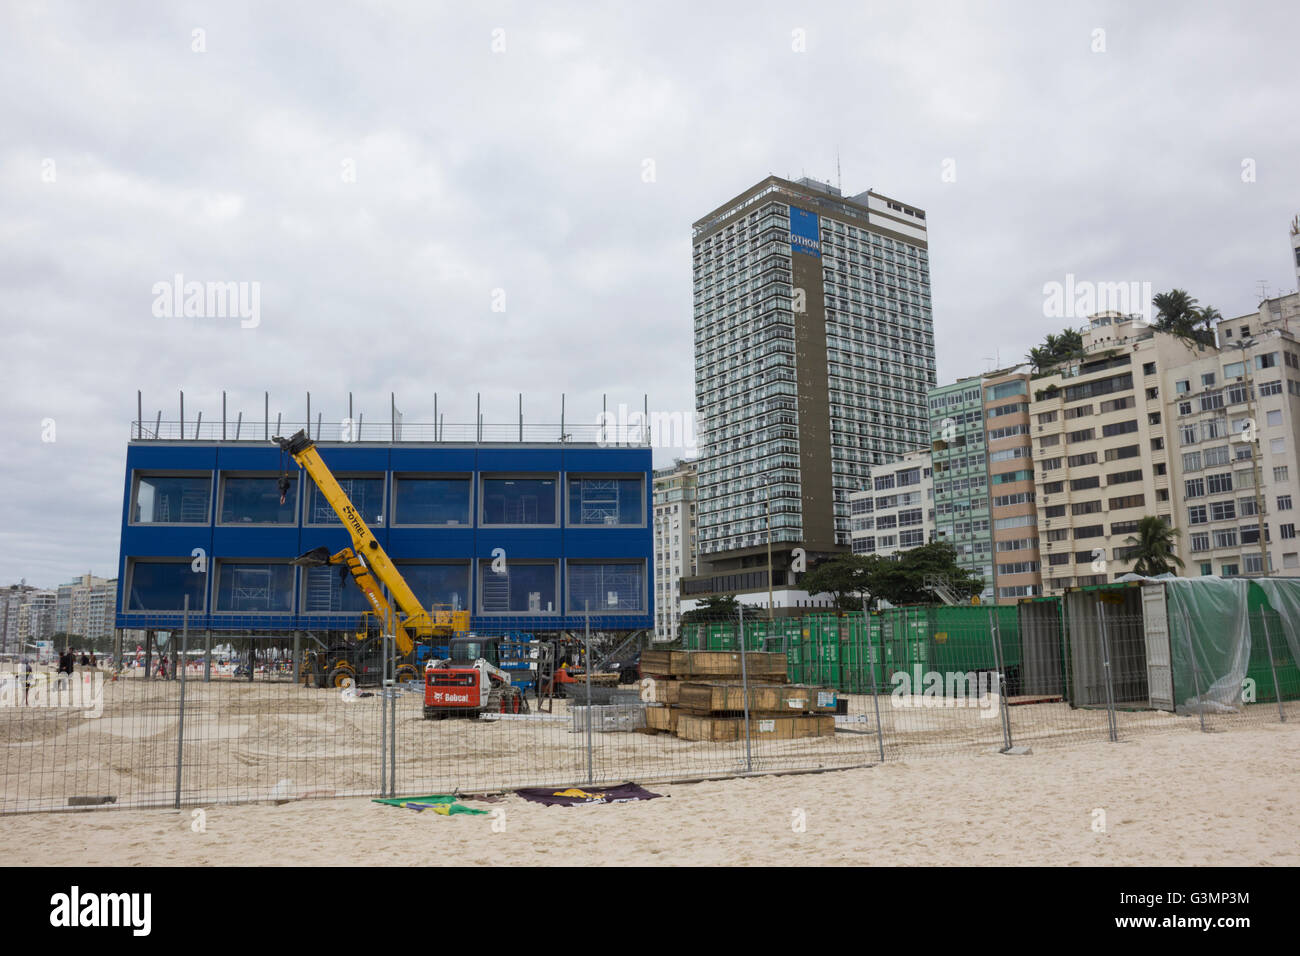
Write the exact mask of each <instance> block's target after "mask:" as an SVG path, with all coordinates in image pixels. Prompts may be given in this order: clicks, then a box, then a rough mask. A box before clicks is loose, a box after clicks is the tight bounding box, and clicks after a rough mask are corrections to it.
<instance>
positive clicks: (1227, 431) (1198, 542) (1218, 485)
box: [1166, 294, 1300, 575]
mask: <svg viewBox="0 0 1300 956" xmlns="http://www.w3.org/2000/svg"><path fill="white" fill-rule="evenodd" d="M1293 330H1294V331H1293ZM1216 332H1217V335H1218V345H1219V348H1218V349H1217V350H1213V351H1211V352H1209V353H1208V354H1206V355H1204V356H1201V357H1198V359H1197V360H1196V361H1195V362H1192V363H1190V364H1188V365H1187V366H1185V367H1183V368H1181V369H1173V370H1171V371H1170V373H1169V375H1168V377H1169V379H1171V387H1170V390H1169V393H1168V394H1169V402H1168V409H1167V412H1166V414H1167V416H1168V418H1169V421H1170V423H1171V432H1173V434H1172V435H1171V437H1172V438H1173V439H1174V440H1176V441H1177V445H1178V454H1177V455H1176V456H1172V457H1171V461H1170V464H1171V468H1172V471H1173V473H1174V474H1173V479H1174V484H1173V488H1174V492H1175V495H1176V496H1179V497H1180V499H1181V500H1180V502H1179V512H1180V515H1179V516H1180V517H1181V518H1182V519H1183V520H1184V524H1185V527H1186V530H1185V531H1184V532H1183V538H1184V539H1185V540H1181V541H1180V545H1181V546H1182V550H1181V557H1182V558H1183V560H1184V562H1186V564H1185V567H1184V569H1183V573H1184V574H1188V575H1195V574H1219V575H1237V574H1248V575H1251V574H1282V575H1296V574H1300V540H1298V539H1297V537H1296V525H1297V524H1300V521H1298V520H1297V519H1296V518H1295V517H1294V513H1295V502H1297V501H1300V474H1297V462H1296V447H1297V441H1298V440H1300V295H1296V294H1292V295H1288V296H1282V297H1278V298H1274V299H1268V300H1265V301H1264V302H1263V303H1261V304H1260V308H1259V311H1258V312H1256V313H1251V314H1249V315H1245V316H1240V317H1238V318H1235V319H1225V320H1223V321H1221V322H1220V323H1219V324H1218V326H1217V327H1216Z"/></svg>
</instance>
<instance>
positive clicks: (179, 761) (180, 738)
mask: <svg viewBox="0 0 1300 956" xmlns="http://www.w3.org/2000/svg"><path fill="white" fill-rule="evenodd" d="M189 638H190V596H189V595H188V594H187V595H185V603H184V606H183V609H182V611H181V663H180V671H181V705H180V710H181V714H180V720H179V721H177V725H176V800H175V802H174V803H173V804H172V806H173V807H174V808H175V809H177V810H179V809H180V808H181V769H182V768H183V766H184V763H185V761H184V753H185V651H186V649H187V646H188V644H189Z"/></svg>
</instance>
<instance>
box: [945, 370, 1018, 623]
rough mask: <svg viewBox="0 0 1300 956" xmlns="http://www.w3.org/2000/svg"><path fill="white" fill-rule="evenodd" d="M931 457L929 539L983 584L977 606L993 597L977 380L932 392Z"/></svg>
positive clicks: (994, 432) (984, 449)
mask: <svg viewBox="0 0 1300 956" xmlns="http://www.w3.org/2000/svg"><path fill="white" fill-rule="evenodd" d="M927 400H928V404H929V410H930V437H931V458H932V465H933V471H934V513H935V540H936V541H944V542H947V543H948V544H951V545H952V546H953V548H954V549H955V550H956V552H957V565H958V567H960V568H962V569H963V570H965V571H968V572H970V573H972V574H977V575H979V576H980V577H982V578H983V579H984V590H983V591H982V592H981V594H980V599H981V601H984V602H988V601H991V600H993V598H994V593H995V592H994V585H993V535H992V524H991V520H992V519H991V514H990V511H989V471H988V448H987V446H988V439H989V437H993V436H996V437H994V440H999V439H1000V438H1001V437H1003V436H1002V434H1001V431H1000V428H993V429H990V430H989V431H988V434H987V436H986V433H985V431H986V423H985V419H984V392H983V380H982V378H981V377H980V376H972V377H968V378H962V379H958V380H957V381H956V382H953V383H952V384H950V385H943V386H940V387H939V388H935V389H932V390H931V391H930V393H929V396H928V398H927Z"/></svg>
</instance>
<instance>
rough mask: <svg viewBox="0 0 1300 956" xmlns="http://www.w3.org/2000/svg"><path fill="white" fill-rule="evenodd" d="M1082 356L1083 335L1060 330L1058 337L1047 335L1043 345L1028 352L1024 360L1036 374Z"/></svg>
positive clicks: (1076, 330) (1077, 332) (1072, 330)
mask: <svg viewBox="0 0 1300 956" xmlns="http://www.w3.org/2000/svg"><path fill="white" fill-rule="evenodd" d="M1081 355H1083V333H1082V332H1081V331H1079V330H1078V329H1062V330H1061V333H1060V334H1059V335H1057V334H1054V333H1049V334H1048V336H1047V338H1045V339H1043V344H1042V345H1038V346H1035V347H1034V348H1031V349H1030V350H1029V354H1027V355H1026V356H1025V358H1026V359H1027V360H1028V361H1029V364H1030V365H1032V366H1033V368H1034V371H1035V372H1038V373H1042V372H1046V371H1047V370H1048V369H1050V368H1052V367H1053V366H1055V365H1059V364H1060V363H1061V362H1064V361H1067V360H1069V359H1072V358H1078V357H1079V356H1081Z"/></svg>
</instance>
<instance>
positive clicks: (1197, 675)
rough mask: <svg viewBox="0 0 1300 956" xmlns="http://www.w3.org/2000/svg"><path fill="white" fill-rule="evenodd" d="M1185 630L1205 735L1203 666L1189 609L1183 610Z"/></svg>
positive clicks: (1202, 729) (1202, 731) (1193, 684)
mask: <svg viewBox="0 0 1300 956" xmlns="http://www.w3.org/2000/svg"><path fill="white" fill-rule="evenodd" d="M1183 628H1184V635H1185V636H1186V638H1187V654H1188V656H1190V657H1191V659H1192V686H1193V687H1195V688H1196V709H1197V710H1198V711H1199V712H1200V713H1199V715H1198V716H1199V717H1200V720H1201V733H1205V701H1203V700H1201V665H1200V664H1198V663H1197V662H1196V646H1195V645H1194V644H1192V621H1191V618H1189V617H1188V616H1187V608H1183ZM1171 663H1172V660H1171ZM1177 709H1178V703H1177V701H1175V702H1174V710H1175V711H1177Z"/></svg>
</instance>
